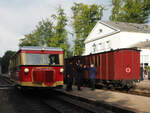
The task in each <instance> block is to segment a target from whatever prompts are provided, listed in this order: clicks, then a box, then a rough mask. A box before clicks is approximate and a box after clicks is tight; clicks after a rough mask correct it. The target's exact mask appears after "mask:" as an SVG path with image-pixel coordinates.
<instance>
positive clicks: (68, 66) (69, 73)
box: [66, 62, 73, 91]
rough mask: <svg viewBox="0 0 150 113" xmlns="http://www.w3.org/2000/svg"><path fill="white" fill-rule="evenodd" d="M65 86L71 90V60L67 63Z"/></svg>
mask: <svg viewBox="0 0 150 113" xmlns="http://www.w3.org/2000/svg"><path fill="white" fill-rule="evenodd" d="M66 74H67V87H66V90H67V91H71V90H72V84H73V64H72V62H70V63H69V64H68V65H67V73H66Z"/></svg>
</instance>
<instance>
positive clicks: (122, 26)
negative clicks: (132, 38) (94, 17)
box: [102, 21, 150, 33]
mask: <svg viewBox="0 0 150 113" xmlns="http://www.w3.org/2000/svg"><path fill="white" fill-rule="evenodd" d="M102 22H104V23H106V24H108V25H109V26H113V27H114V28H117V29H119V30H120V31H128V32H140V33H150V26H149V25H147V24H136V23H127V22H113V21H102Z"/></svg>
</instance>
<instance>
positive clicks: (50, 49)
mask: <svg viewBox="0 0 150 113" xmlns="http://www.w3.org/2000/svg"><path fill="white" fill-rule="evenodd" d="M20 50H46V51H62V49H61V48H55V47H42V46H23V47H20Z"/></svg>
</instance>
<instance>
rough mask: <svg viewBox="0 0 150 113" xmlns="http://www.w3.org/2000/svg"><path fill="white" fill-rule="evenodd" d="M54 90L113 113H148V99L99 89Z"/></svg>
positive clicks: (74, 87) (149, 111)
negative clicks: (102, 107)
mask: <svg viewBox="0 0 150 113" xmlns="http://www.w3.org/2000/svg"><path fill="white" fill-rule="evenodd" d="M56 90H57V91H60V92H61V93H65V94H67V95H70V96H74V97H77V98H79V99H83V100H86V102H91V103H93V104H95V105H96V106H98V105H99V106H104V107H105V108H108V109H111V110H112V111H114V112H115V111H117V112H118V111H120V112H121V113H123V112H124V113H150V107H149V106H150V97H145V96H138V95H132V94H126V93H120V92H113V91H106V90H101V89H95V90H94V91H92V90H91V89H90V88H87V87H82V91H78V90H77V87H76V86H73V91H69V92H68V91H66V90H65V86H64V87H63V88H62V89H56Z"/></svg>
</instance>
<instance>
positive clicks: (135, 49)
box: [66, 48, 141, 59]
mask: <svg viewBox="0 0 150 113" xmlns="http://www.w3.org/2000/svg"><path fill="white" fill-rule="evenodd" d="M120 50H134V51H139V52H140V51H141V50H139V49H137V48H121V49H115V50H110V51H104V52H99V53H94V54H89V55H84V56H90V55H97V54H103V53H109V52H115V51H120ZM84 56H73V57H70V58H69V59H72V58H80V57H84ZM66 59H68V58H66Z"/></svg>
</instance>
